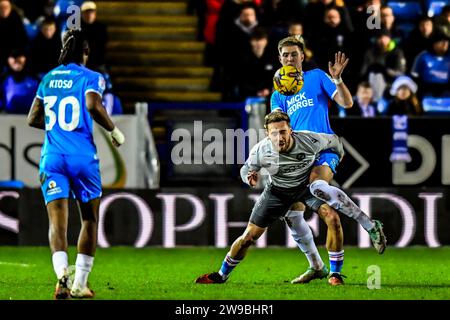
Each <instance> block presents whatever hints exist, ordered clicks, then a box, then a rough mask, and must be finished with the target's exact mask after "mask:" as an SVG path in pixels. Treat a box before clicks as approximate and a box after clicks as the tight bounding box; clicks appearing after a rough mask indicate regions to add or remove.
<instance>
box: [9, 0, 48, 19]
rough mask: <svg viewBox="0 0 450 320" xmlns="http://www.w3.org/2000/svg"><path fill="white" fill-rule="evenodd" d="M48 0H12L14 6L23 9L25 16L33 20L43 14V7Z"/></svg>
mask: <svg viewBox="0 0 450 320" xmlns="http://www.w3.org/2000/svg"><path fill="white" fill-rule="evenodd" d="M47 2H48V0H33V1H30V0H14V3H15V4H16V6H18V7H19V8H21V9H22V10H23V13H24V15H25V17H26V18H27V19H28V20H29V21H31V22H34V21H36V19H37V18H38V17H40V16H42V15H43V14H44V7H45V5H46V4H47Z"/></svg>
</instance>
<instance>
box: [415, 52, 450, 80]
mask: <svg viewBox="0 0 450 320" xmlns="http://www.w3.org/2000/svg"><path fill="white" fill-rule="evenodd" d="M411 74H412V75H413V76H414V77H421V78H422V81H424V82H426V83H442V84H446V83H448V82H449V79H450V54H447V55H445V56H443V57H439V56H436V55H434V54H431V53H430V52H428V51H423V52H422V53H420V54H419V55H418V56H417V58H416V59H415V61H414V65H413V67H412V69H411Z"/></svg>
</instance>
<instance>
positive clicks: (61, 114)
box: [44, 96, 80, 131]
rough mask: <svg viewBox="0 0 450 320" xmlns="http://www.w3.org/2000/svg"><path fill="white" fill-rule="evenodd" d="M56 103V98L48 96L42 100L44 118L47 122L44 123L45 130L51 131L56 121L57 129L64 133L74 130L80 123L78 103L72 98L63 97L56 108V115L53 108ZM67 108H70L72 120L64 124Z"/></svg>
mask: <svg viewBox="0 0 450 320" xmlns="http://www.w3.org/2000/svg"><path fill="white" fill-rule="evenodd" d="M57 102H58V97H57V96H48V97H45V98H44V108H45V116H46V117H47V119H46V120H47V121H45V130H47V131H50V130H52V129H53V127H54V125H55V124H56V121H58V125H59V127H60V128H61V129H63V130H64V131H73V130H75V129H76V128H77V127H78V124H79V123H80V102H79V101H78V99H77V98H75V97H74V96H68V97H65V98H63V99H61V101H59V105H58V108H57V109H58V114H56V112H55V111H54V110H53V108H54V107H55V105H56V103H57ZM68 106H70V107H71V108H72V119H70V121H69V122H66V110H67V107H68Z"/></svg>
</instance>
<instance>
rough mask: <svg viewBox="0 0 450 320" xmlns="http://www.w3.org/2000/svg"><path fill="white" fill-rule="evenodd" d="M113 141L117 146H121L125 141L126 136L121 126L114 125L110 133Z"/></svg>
mask: <svg viewBox="0 0 450 320" xmlns="http://www.w3.org/2000/svg"><path fill="white" fill-rule="evenodd" d="M109 134H110V137H111V142H112V144H113V145H114V146H115V147H120V146H121V145H122V144H123V143H124V142H125V136H124V135H123V133H122V131H120V130H119V128H117V127H114V129H113V131H111V132H110V133H109Z"/></svg>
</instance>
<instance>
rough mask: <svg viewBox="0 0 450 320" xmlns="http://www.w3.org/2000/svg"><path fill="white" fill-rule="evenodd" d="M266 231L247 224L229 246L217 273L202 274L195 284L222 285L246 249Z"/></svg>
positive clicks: (242, 257) (243, 255) (244, 254)
mask: <svg viewBox="0 0 450 320" xmlns="http://www.w3.org/2000/svg"><path fill="white" fill-rule="evenodd" d="M266 230H267V228H261V227H258V226H257V225H255V224H253V223H251V222H249V223H248V225H247V228H246V229H245V231H244V233H243V234H242V235H241V236H240V237H238V238H237V239H236V240H235V241H234V242H233V244H232V245H231V248H230V250H229V251H228V253H227V254H226V256H225V259H224V260H223V262H222V266H221V267H220V270H219V272H213V273H209V274H204V275H202V276H200V277H198V278H197V280H196V281H195V282H196V283H203V284H210V283H223V282H225V281H226V280H227V279H228V277H229V276H230V273H231V271H233V269H234V268H235V267H236V266H237V265H238V264H239V263H240V262H241V261H242V260H243V259H244V258H245V256H246V254H247V251H248V248H249V247H250V246H252V245H253V244H255V242H256V240H258V239H259V237H261V235H262V234H263V233H264V232H265V231H266Z"/></svg>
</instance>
